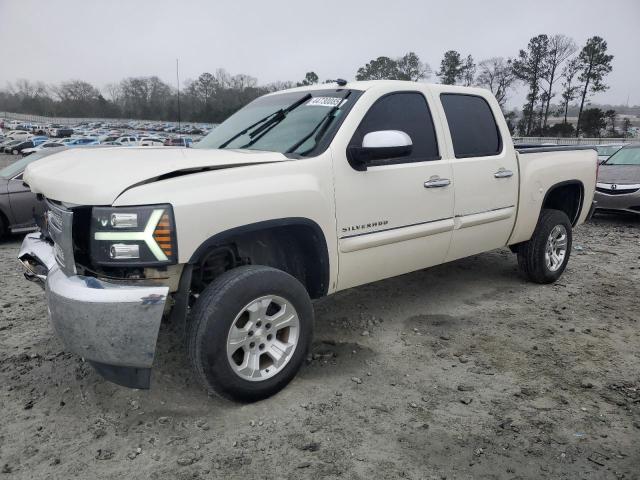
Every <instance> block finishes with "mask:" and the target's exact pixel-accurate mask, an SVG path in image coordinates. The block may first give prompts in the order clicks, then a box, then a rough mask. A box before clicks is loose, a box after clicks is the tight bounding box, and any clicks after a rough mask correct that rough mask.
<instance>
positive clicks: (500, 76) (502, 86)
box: [476, 57, 516, 107]
mask: <svg viewBox="0 0 640 480" xmlns="http://www.w3.org/2000/svg"><path fill="white" fill-rule="evenodd" d="M478 70H479V73H478V78H477V79H476V83H477V85H478V86H480V87H485V88H488V89H489V90H491V92H492V93H493V95H494V96H495V97H496V100H497V101H498V103H499V104H500V107H504V104H505V102H506V101H507V95H508V93H509V90H510V89H511V88H512V87H513V86H514V83H515V82H516V76H515V74H514V73H513V65H512V62H511V59H507V60H505V59H504V58H502V57H493V58H488V59H486V60H483V61H481V62H480V63H479V64H478Z"/></svg>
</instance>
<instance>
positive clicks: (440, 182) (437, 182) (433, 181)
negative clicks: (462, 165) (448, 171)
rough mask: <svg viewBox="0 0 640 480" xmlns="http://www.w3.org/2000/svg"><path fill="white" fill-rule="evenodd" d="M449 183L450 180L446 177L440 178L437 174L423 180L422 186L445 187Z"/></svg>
mask: <svg viewBox="0 0 640 480" xmlns="http://www.w3.org/2000/svg"><path fill="white" fill-rule="evenodd" d="M449 185H451V180H449V179H448V178H440V177H438V176H434V177H431V178H430V179H429V180H427V181H426V182H424V188H440V187H447V186H449Z"/></svg>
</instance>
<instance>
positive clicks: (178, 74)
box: [176, 58, 180, 134]
mask: <svg viewBox="0 0 640 480" xmlns="http://www.w3.org/2000/svg"><path fill="white" fill-rule="evenodd" d="M176 82H177V84H178V134H180V71H179V69H178V59H177V58H176Z"/></svg>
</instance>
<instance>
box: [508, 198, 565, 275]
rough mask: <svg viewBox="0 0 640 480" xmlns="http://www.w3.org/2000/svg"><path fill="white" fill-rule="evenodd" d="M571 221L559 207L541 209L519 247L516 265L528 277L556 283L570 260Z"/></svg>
mask: <svg viewBox="0 0 640 480" xmlns="http://www.w3.org/2000/svg"><path fill="white" fill-rule="evenodd" d="M571 242H572V232H571V222H570V221H569V217H567V214H566V213H564V212H562V211H560V210H551V209H548V210H543V211H542V213H541V214H540V218H539V219H538V224H537V226H536V229H535V231H534V232H533V236H532V237H531V239H530V240H529V241H528V242H525V243H523V244H522V245H520V247H519V248H518V265H519V266H520V269H521V270H522V271H523V273H524V274H525V275H526V276H527V277H528V278H529V280H531V281H533V282H536V283H552V282H555V281H556V280H557V279H558V278H560V275H562V272H564V269H565V268H566V266H567V263H568V262H569V256H570V253H571Z"/></svg>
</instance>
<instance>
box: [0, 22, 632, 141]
mask: <svg viewBox="0 0 640 480" xmlns="http://www.w3.org/2000/svg"><path fill="white" fill-rule="evenodd" d="M612 61H613V55H611V54H609V53H608V47H607V42H606V41H605V40H604V39H603V38H601V37H598V36H593V37H591V38H589V39H588V40H587V41H586V43H585V45H584V46H582V47H581V48H578V46H577V45H576V43H575V42H574V41H573V40H572V39H571V38H569V37H567V36H565V35H561V34H557V35H546V34H541V35H537V36H535V37H533V38H531V39H530V40H529V43H528V44H527V46H526V48H523V49H521V50H520V51H519V52H518V54H517V55H516V56H514V57H513V58H504V57H492V58H488V59H483V60H481V61H478V62H476V60H475V59H474V58H473V56H472V55H470V54H467V55H463V54H461V53H460V52H458V51H456V50H449V51H447V52H445V53H444V55H443V58H442V60H441V61H440V68H439V69H438V70H437V72H435V75H436V77H437V78H438V80H439V82H440V83H443V84H447V85H455V84H457V85H465V86H480V87H484V88H488V89H489V90H491V92H493V94H494V95H495V97H496V99H497V101H498V103H499V104H500V106H501V107H502V109H503V111H504V113H505V117H506V118H507V123H508V124H509V127H510V129H511V130H512V132H514V133H515V132H516V131H517V132H518V133H520V134H521V135H526V136H531V135H552V136H571V135H575V136H578V135H580V133H581V132H583V133H584V134H585V135H588V136H599V135H600V132H601V131H602V130H606V131H607V134H610V135H619V134H620V131H621V132H622V133H623V134H624V133H625V132H626V131H628V130H629V126H630V123H629V121H628V119H625V123H623V124H622V125H621V126H620V127H621V130H620V129H619V126H618V125H616V116H617V114H616V112H615V111H613V110H608V111H602V110H600V109H598V108H585V107H586V106H587V105H588V103H589V100H590V98H591V97H592V96H593V95H594V94H596V93H598V92H603V91H605V90H607V89H608V88H609V86H608V85H607V84H606V82H605V79H606V76H607V75H608V74H609V73H610V72H611V70H612ZM433 73H434V72H433V70H432V69H431V67H430V66H429V64H428V63H426V62H423V61H422V60H421V59H420V58H419V57H418V55H417V54H416V53H414V52H409V53H407V54H405V55H404V56H402V57H398V58H390V57H386V56H381V57H378V58H375V59H372V60H371V61H369V62H368V63H366V64H365V65H363V66H361V67H360V68H358V70H357V73H356V80H381V79H395V80H411V81H422V80H428V79H430V78H431V77H432V75H433ZM319 81H320V79H319V77H318V75H317V74H316V73H315V72H313V71H311V72H307V73H306V75H305V77H304V78H303V79H302V80H300V81H298V82H294V81H284V82H282V81H281V82H274V83H271V84H267V85H259V84H258V80H257V79H256V78H255V77H252V76H250V75H245V74H238V75H231V74H230V73H228V72H227V71H226V70H224V69H218V70H216V71H215V72H214V73H209V72H205V73H202V74H201V75H200V76H198V78H196V79H193V80H187V81H186V82H185V84H184V86H183V88H182V89H181V91H180V92H178V90H177V89H176V88H175V87H174V86H171V85H168V84H167V83H165V82H163V81H162V80H161V79H160V78H158V77H157V76H150V77H130V78H125V79H123V80H121V81H120V82H118V83H112V84H109V85H106V86H105V87H104V88H102V89H98V88H97V87H95V86H94V85H91V84H90V83H88V82H85V81H82V80H70V81H67V82H62V83H61V84H58V85H47V84H45V83H43V82H30V81H28V80H19V81H17V82H15V83H14V84H10V85H8V87H7V88H6V89H4V90H0V110H6V111H12V112H18V113H31V114H39V115H47V116H62V117H104V118H133V119H154V120H168V121H175V120H176V119H178V117H179V116H180V117H181V118H182V120H183V121H184V120H187V121H195V122H211V123H216V122H220V121H222V120H224V119H225V118H227V117H228V116H229V115H230V114H232V113H233V112H235V111H236V110H238V109H239V108H241V107H242V106H244V105H246V104H247V103H248V102H250V101H251V100H253V99H255V98H257V97H259V96H260V95H263V94H265V93H269V92H274V91H277V90H282V89H285V88H290V87H294V86H302V85H312V84H316V83H319ZM330 81H331V80H325V82H330ZM520 85H522V86H524V87H525V88H526V89H527V96H526V103H525V104H524V105H523V106H522V111H521V114H518V112H517V111H516V110H512V111H509V110H507V109H506V102H507V100H508V98H509V96H510V95H511V94H512V93H513V91H514V90H515V89H516V88H517V87H518V86H520ZM572 102H576V103H577V116H578V122H577V126H576V127H574V126H573V125H572V124H571V123H569V122H568V115H569V110H570V109H573V105H572ZM551 116H560V117H562V121H561V122H559V123H555V124H554V125H550V124H549V118H550V117H551Z"/></svg>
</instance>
